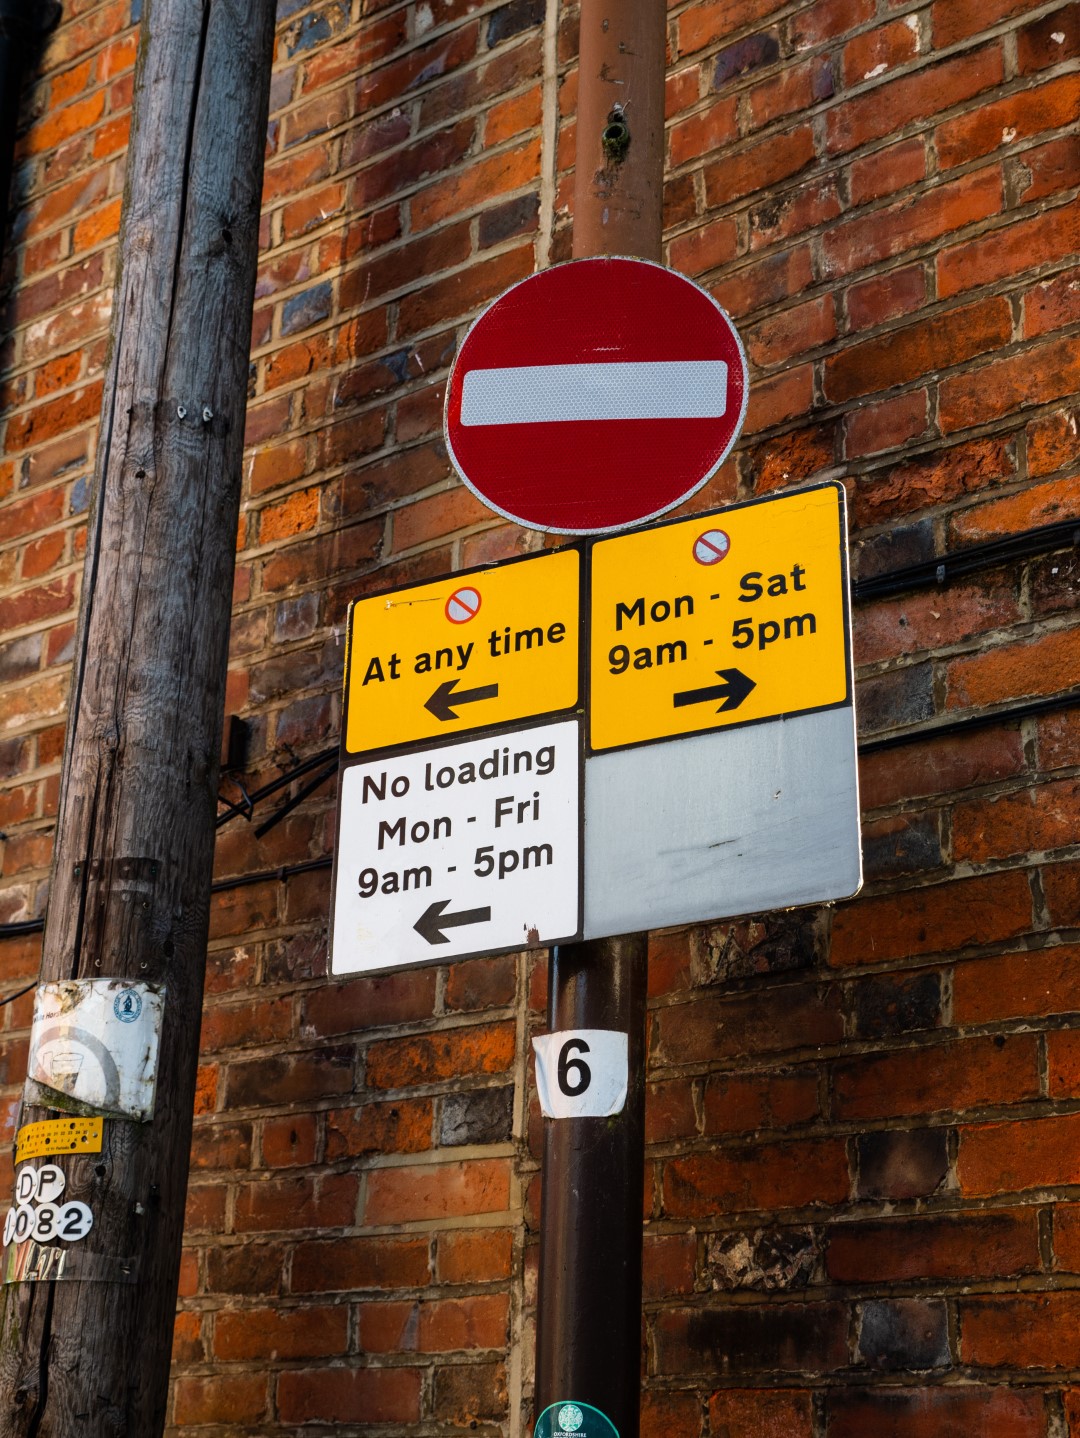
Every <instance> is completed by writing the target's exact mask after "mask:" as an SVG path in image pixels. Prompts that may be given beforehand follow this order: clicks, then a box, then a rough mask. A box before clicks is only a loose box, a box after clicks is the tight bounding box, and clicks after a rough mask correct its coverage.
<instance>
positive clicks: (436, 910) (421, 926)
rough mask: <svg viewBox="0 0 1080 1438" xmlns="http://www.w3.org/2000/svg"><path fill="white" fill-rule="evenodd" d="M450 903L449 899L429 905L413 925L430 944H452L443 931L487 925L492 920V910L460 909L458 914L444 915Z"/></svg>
mask: <svg viewBox="0 0 1080 1438" xmlns="http://www.w3.org/2000/svg"><path fill="white" fill-rule="evenodd" d="M449 903H450V900H449V899H442V900H441V901H437V902H435V903H432V904H429V905H428V906H427V908H426V909H425V910H424V912H423V913H422V914H421V915H420V917H419V918H418V919H417V921H416V923H415V924H413V928H414V929H415V930H416V932H417V933H418V934H419V935H420V937H421V938H422V939H427V941H428V943H429V944H448V943H449V942H450V940H449V939H448V938H447V937H446V935H445V934H444V933H443V929H460V928H461V927H462V925H464V924H486V923H488V922H489V921H490V919H491V910H490V909H460V910H459V911H458V912H457V913H456V914H444V913H443V910H444V909H445V908H446V907H447V905H448V904H449Z"/></svg>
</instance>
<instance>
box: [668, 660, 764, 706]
mask: <svg viewBox="0 0 1080 1438" xmlns="http://www.w3.org/2000/svg"><path fill="white" fill-rule="evenodd" d="M716 672H717V674H719V676H720V678H721V679H723V680H724V683H723V684H709V685H707V686H706V688H704V689H684V690H683V692H682V693H681V694H676V695H674V696H673V698H674V701H675V708H676V709H682V708H684V707H685V706H686V705H687V704H706V703H708V701H709V700H710V699H722V700H723V701H724V702H723V704H721V705H720V708H719V709H718V710H717V711H716V712H717V714H723V712H724V710H725V709H738V707H739V705H740V704H741V703H742V702H743V700H744V699H745V698H746V696H747V695H748V694H749V693H750V691H751V689H756V688H757V685H756V684H755V683H754V681H753V680H752V679H751V678H749V676H748V675H746V674H744V673H743V672H742V670H741V669H718V670H717V671H716Z"/></svg>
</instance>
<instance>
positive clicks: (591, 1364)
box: [534, 0, 666, 1438]
mask: <svg viewBox="0 0 1080 1438" xmlns="http://www.w3.org/2000/svg"><path fill="white" fill-rule="evenodd" d="M665 22H666V7H665V4H664V0H619V3H617V4H610V3H608V0H582V4H581V42H580V51H579V69H578V116H577V156H576V172H575V177H574V244H573V254H574V258H575V259H584V258H586V257H588V256H591V255H631V256H635V257H637V258H638V259H645V260H656V261H659V260H660V258H661V253H662V250H661V240H662V233H663V190H664V73H665V43H664V42H665ZM647 959H648V935H647V934H624V935H620V936H618V937H616V938H611V939H594V940H592V941H590V942H588V943H584V944H564V945H562V946H561V947H559V948H557V949H556V950H555V951H554V952H553V954H552V959H551V965H550V969H549V973H548V1027H549V1029H550V1030H551V1031H552V1032H558V1031H563V1030H566V1029H588V1028H596V1029H611V1030H617V1031H619V1032H622V1033H625V1034H626V1035H627V1048H628V1065H629V1078H628V1084H627V1094H626V1105H625V1107H624V1108H623V1110H622V1112H621V1113H619V1114H616V1115H614V1116H613V1117H611V1118H574V1119H568V1118H561V1119H546V1120H545V1122H544V1157H543V1199H542V1214H541V1227H540V1282H539V1293H538V1308H539V1316H538V1321H537V1339H536V1398H535V1404H534V1407H535V1412H536V1415H537V1416H538V1417H540V1416H541V1415H544V1414H545V1412H546V1411H547V1410H551V1413H550V1414H549V1416H548V1417H547V1419H546V1420H545V1424H544V1434H545V1435H546V1434H547V1433H548V1432H557V1431H558V1424H557V1422H553V1421H552V1418H551V1414H553V1413H554V1412H555V1410H554V1408H553V1407H552V1405H558V1404H564V1403H569V1404H570V1406H571V1408H573V1406H574V1405H576V1404H581V1403H587V1404H589V1405H590V1406H591V1407H592V1408H595V1409H597V1410H598V1411H599V1412H600V1413H602V1414H603V1415H604V1417H605V1418H606V1419H607V1420H608V1422H609V1423H610V1425H611V1428H612V1430H613V1431H614V1432H615V1433H616V1434H617V1435H618V1438H637V1435H638V1427H639V1411H640V1400H641V1336H640V1335H641V1229H642V1214H641V1205H642V1187H643V1181H644V1166H645V1060H646V1053H645V1000H646V992H647V987H648V983H647ZM575 1419H576V1420H577V1421H580V1420H581V1415H580V1413H578V1414H575V1415H572V1417H571V1419H570V1420H568V1421H574V1420H575ZM585 1426H586V1427H587V1428H588V1430H589V1432H590V1433H592V1432H593V1430H594V1428H595V1429H596V1430H597V1431H596V1438H602V1435H601V1433H600V1431H599V1427H598V1426H597V1423H596V1422H595V1421H592V1420H591V1419H590V1420H587V1421H586V1424H585ZM601 1426H602V1425H601ZM606 1431H607V1430H606V1429H605V1430H604V1432H605V1433H606ZM538 1432H539V1429H538Z"/></svg>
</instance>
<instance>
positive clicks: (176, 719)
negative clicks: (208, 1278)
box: [0, 0, 274, 1438]
mask: <svg viewBox="0 0 1080 1438" xmlns="http://www.w3.org/2000/svg"><path fill="white" fill-rule="evenodd" d="M273 36H274V4H273V0H203V3H201V4H200V3H194V0H152V3H148V4H147V7H146V11H145V15H144V19H143V22H142V34H141V41H140V57H139V67H138V71H137V75H136V90H135V100H134V110H133V126H132V139H131V147H130V151H129V158H128V178H127V190H126V193H125V200H124V222H123V228H122V235H121V265H120V274H119V278H118V281H117V286H116V291H115V296H114V309H113V319H112V345H111V355H110V363H109V374H108V379H107V382H106V387H105V394H104V399H103V403H102V415H101V432H100V440H99V447H98V464H97V474H96V485H95V500H94V505H93V509H92V519H91V522H90V533H89V536H88V549H87V560H86V568H85V571H84V578H83V595H82V611H81V617H80V630H79V643H78V645H77V658H76V664H75V673H74V675H73V685H72V695H71V706H70V711H69V721H68V736H67V747H66V753H65V761H64V773H63V780H62V787H61V797H60V816H59V821H58V826H57V836H56V847H55V856H54V867H53V878H52V886H51V891H50V892H51V897H50V902H49V911H48V918H47V922H46V929H45V939H44V948H43V957H42V968H41V979H42V982H48V981H52V980H57V979H70V978H112V977H120V978H128V979H145V980H151V981H155V982H162V983H164V984H165V985H166V1006H165V1020H164V1031H163V1034H162V1046H161V1058H160V1068H159V1074H158V1094H157V1107H156V1110H155V1114H154V1118H153V1121H152V1122H151V1123H148V1124H134V1123H128V1122H122V1121H114V1120H107V1121H106V1125H105V1145H104V1151H103V1153H102V1154H101V1155H100V1157H97V1156H94V1157H92V1158H91V1157H86V1156H78V1157H74V1156H73V1157H70V1158H61V1159H60V1160H59V1162H60V1163H61V1164H62V1165H63V1167H64V1168H65V1170H66V1172H67V1175H68V1193H67V1195H66V1196H70V1197H73V1198H81V1199H83V1200H84V1201H85V1202H87V1203H88V1204H89V1205H90V1207H91V1209H92V1210H93V1213H94V1227H93V1229H92V1231H91V1233H90V1234H89V1236H88V1237H87V1238H86V1239H85V1240H84V1241H83V1242H82V1243H80V1244H77V1245H74V1246H72V1247H71V1249H70V1259H69V1261H70V1263H71V1264H72V1265H73V1267H74V1269H75V1271H76V1272H77V1271H78V1270H79V1269H80V1268H82V1269H85V1270H86V1271H87V1272H88V1273H89V1272H90V1271H93V1270H97V1271H98V1272H99V1273H100V1272H104V1274H105V1276H104V1277H100V1276H97V1277H95V1278H93V1279H91V1278H87V1279H85V1280H84V1279H80V1278H72V1279H68V1278H66V1277H65V1278H64V1279H63V1280H61V1281H58V1282H48V1283H21V1284H17V1285H12V1286H10V1287H8V1288H6V1289H5V1290H4V1292H3V1295H2V1298H0V1302H2V1304H3V1336H2V1347H0V1433H3V1434H11V1435H21V1436H22V1435H25V1438H31V1435H34V1438H61V1435H63V1438H71V1435H74V1434H87V1435H95V1438H96V1435H102V1438H105V1435H119V1434H126V1435H128V1438H144V1435H145V1438H152V1435H154V1434H158V1433H160V1432H161V1430H162V1427H163V1425H164V1420H165V1406H166V1399H167V1385H168V1371H169V1351H170V1340H171V1333H172V1318H173V1310H174V1307H175V1302H176V1285H177V1275H178V1269H179V1262H180V1243H181V1235H182V1230H183V1216H184V1194H185V1188H186V1183H187V1167H188V1149H189V1144H190V1137H191V1120H192V1104H193V1095H194V1084H195V1073H196V1065H197V1057H198V1036H199V1020H200V1009H201V999H202V986H203V970H204V962H205V945H206V936H207V927H208V914H209V894H210V878H211V869H212V863H213V847H214V814H215V807H216V798H215V796H216V789H217V755H218V749H219V745H220V734H221V723H222V709H223V701H224V691H225V675H226V658H227V643H228V631H229V617H230V594H231V587H232V575H233V562H234V561H233V555H234V541H235V535H236V524H237V515H238V509H239V495H240V476H241V458H242V450H243V434H244V410H245V393H246V383H247V365H248V346H249V335H250V324H251V306H252V297H253V292H254V283H255V265H256V255H257V240H258V224H259V202H260V192H261V185H262V162H263V145H264V137H265V131H266V116H267V107H268V95H269V80H270V65H271V54H272V46H273ZM131 859H136V860H142V861H144V862H142V863H138V864H130V863H128V864H123V863H122V862H121V861H122V860H131ZM50 1116H53V1111H52V1110H48V1109H44V1108H41V1107H35V1106H31V1105H28V1104H25V1103H24V1105H23V1109H22V1113H21V1116H20V1120H19V1122H20V1125H22V1124H25V1123H29V1122H33V1121H34V1120H37V1119H41V1118H46V1117H50ZM124 1269H127V1270H129V1272H126V1273H125V1272H124V1271H123V1270H124Z"/></svg>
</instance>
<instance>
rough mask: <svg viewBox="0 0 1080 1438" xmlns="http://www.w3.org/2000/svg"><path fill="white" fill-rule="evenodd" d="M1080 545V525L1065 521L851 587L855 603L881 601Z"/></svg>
mask: <svg viewBox="0 0 1080 1438" xmlns="http://www.w3.org/2000/svg"><path fill="white" fill-rule="evenodd" d="M1070 544H1071V545H1076V544H1080V521H1077V520H1075V519H1063V520H1061V521H1060V522H1059V523H1057V524H1046V525H1043V526H1042V528H1040V529H1025V530H1024V531H1023V532H1022V533H1021V534H1010V535H1009V536H1008V537H1007V538H1005V539H992V540H989V541H988V542H987V543H986V544H973V545H971V546H969V547H968V548H967V549H957V550H954V551H953V553H952V554H943V555H942V556H941V558H940V559H926V560H923V561H922V563H920V564H909V565H906V566H905V567H904V568H903V569H890V570H888V571H887V572H886V573H884V574H875V575H870V576H869V577H868V578H866V579H859V580H857V581H856V582H855V583H854V584H853V585H852V586H851V590H852V596H853V597H854V598H855V599H856V600H863V599H880V598H883V597H884V596H885V595H889V594H900V593H902V592H903V591H905V590H908V589H921V588H923V587H925V586H926V585H930V584H945V583H947V582H948V581H949V580H950V579H957V578H959V576H960V575H961V574H971V573H972V572H973V571H975V570H977V569H993V568H994V567H996V566H997V565H999V564H1005V563H1007V562H1008V561H1009V560H1014V559H1031V558H1032V557H1033V556H1034V555H1037V554H1050V553H1052V552H1053V551H1054V550H1055V549H1064V548H1065V546H1066V545H1070Z"/></svg>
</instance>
